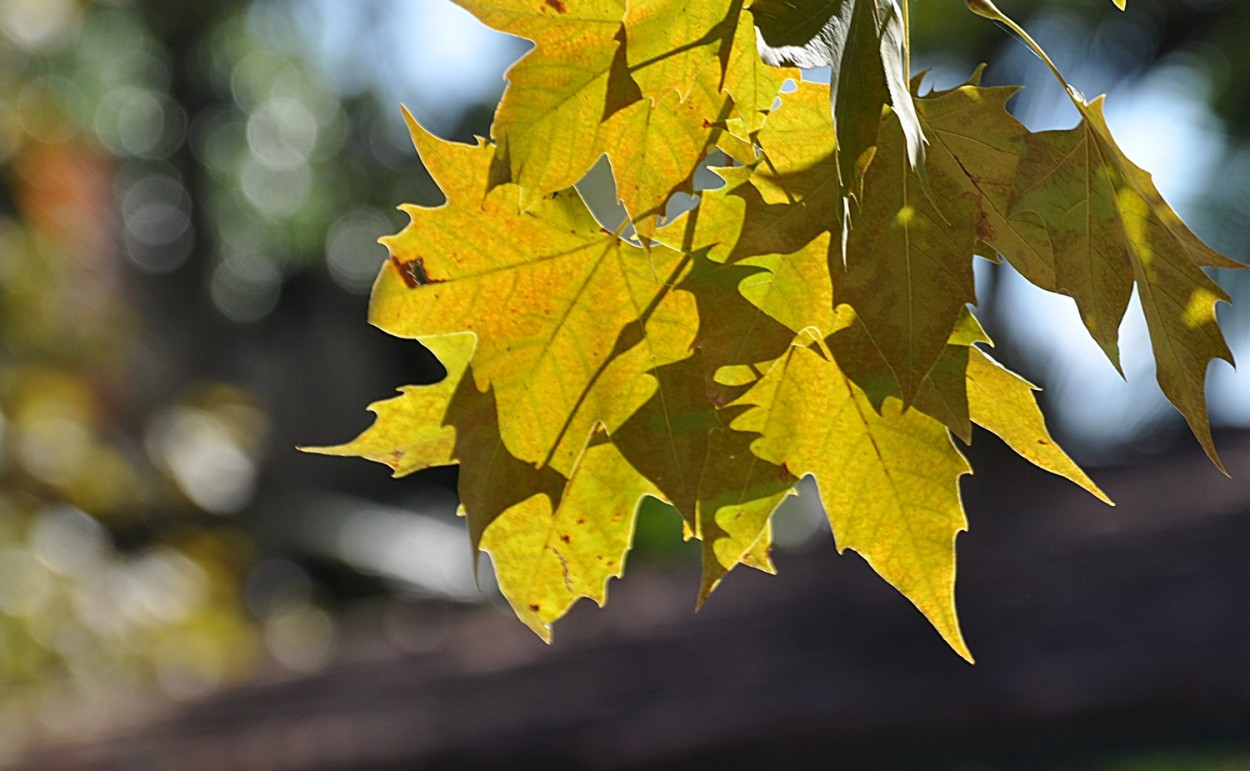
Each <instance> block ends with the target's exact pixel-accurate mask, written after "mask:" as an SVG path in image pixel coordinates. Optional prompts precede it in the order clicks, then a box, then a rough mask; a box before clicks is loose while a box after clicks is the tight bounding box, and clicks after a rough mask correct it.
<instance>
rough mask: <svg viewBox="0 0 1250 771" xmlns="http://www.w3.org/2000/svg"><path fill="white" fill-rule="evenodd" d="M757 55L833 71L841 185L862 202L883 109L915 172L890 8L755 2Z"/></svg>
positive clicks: (913, 123)
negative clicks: (895, 120)
mask: <svg viewBox="0 0 1250 771" xmlns="http://www.w3.org/2000/svg"><path fill="white" fill-rule="evenodd" d="M752 12H753V13H754V14H755V23H756V27H757V29H758V30H759V35H760V40H761V44H760V53H761V55H762V56H763V58H764V61H766V62H768V63H769V64H775V65H783V66H791V65H793V66H798V67H805V68H812V67H823V66H829V67H830V68H831V87H830V94H831V97H832V107H833V115H834V124H835V127H836V131H837V148H838V149H837V159H838V169H839V177H840V180H841V184H842V188H843V190H844V191H845V193H846V195H848V196H851V197H854V198H857V199H858V198H860V197H861V195H862V191H863V180H864V176H865V174H866V173H867V170H868V167H869V165H870V164H871V163H872V159H873V156H874V155H875V152H876V140H877V127H878V125H879V123H880V120H879V116H880V113H881V109H882V107H883V106H885V105H887V104H888V105H891V106H892V107H893V108H894V110H895V112H896V113H897V114H898V116H899V119H900V121H901V125H902V128H903V133H904V134H905V135H906V137H907V154H908V158H909V161H910V163H911V165H912V167H913V168H919V167H922V166H923V163H924V141H925V140H924V134H923V132H922V130H921V127H920V122H919V120H918V119H917V117H916V113H915V108H914V106H913V104H912V97H911V92H910V91H909V90H908V88H907V77H908V75H907V72H906V71H905V68H904V58H903V45H904V41H903V19H902V16H901V14H900V12H899V8H898V5H897V3H896V2H895V1H894V0H834V2H832V3H831V2H829V0H757V2H756V3H755V4H753V5H752Z"/></svg>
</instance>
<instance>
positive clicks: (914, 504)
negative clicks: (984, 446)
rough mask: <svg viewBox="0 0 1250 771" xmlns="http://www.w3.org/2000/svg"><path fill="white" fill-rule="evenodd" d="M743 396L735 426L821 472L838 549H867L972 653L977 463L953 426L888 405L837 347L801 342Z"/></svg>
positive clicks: (769, 453) (776, 455) (875, 563)
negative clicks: (965, 551) (854, 373)
mask: <svg viewBox="0 0 1250 771" xmlns="http://www.w3.org/2000/svg"><path fill="white" fill-rule="evenodd" d="M739 404H741V405H742V406H746V407H749V408H750V409H749V410H748V411H747V412H746V413H744V414H743V415H742V416H740V417H739V418H738V419H737V420H736V421H735V422H734V423H733V425H732V427H733V428H734V429H736V430H739V431H745V432H752V433H756V434H758V435H759V438H758V439H757V440H756V441H755V443H754V444H753V445H752V449H753V451H754V452H755V454H757V455H759V456H760V457H762V458H764V459H766V460H768V461H770V462H772V463H775V464H777V465H784V467H785V468H787V469H789V470H790V471H791V472H793V473H794V474H796V475H799V476H802V475H804V474H811V475H812V476H814V477H815V479H816V484H817V487H818V488H819V489H820V498H821V502H822V503H823V504H824V507H825V513H826V515H827V516H828V517H829V522H830V525H831V526H832V527H833V533H834V538H835V540H836V541H837V545H838V550H839V551H842V550H845V549H853V550H854V551H856V552H858V553H859V554H861V555H862V556H863V557H864V559H865V560H867V561H868V563H869V564H870V565H872V567H873V569H874V570H876V571H877V573H879V574H880V575H881V577H882V578H884V579H885V580H886V581H888V582H889V583H890V584H891V585H892V586H894V587H895V588H897V589H898V590H899V591H900V592H902V594H903V595H904V596H905V597H907V599H909V600H911V601H912V603H913V604H914V605H915V606H916V607H917V608H919V609H920V611H921V612H922V613H924V615H925V617H926V618H928V619H929V621H930V622H931V623H932V624H933V626H934V627H935V628H936V629H937V630H938V632H939V633H940V634H941V635H942V637H943V638H945V639H946V641H947V642H948V643H949V644H950V645H951V647H952V648H954V649H955V650H956V651H957V652H958V653H959V654H960V655H961V656H963V657H964V658H966V659H968V660H969V661H971V658H972V657H971V653H969V651H968V648H967V646H966V645H965V643H964V641H963V636H962V634H961V632H960V631H959V623H958V621H957V619H956V615H955V600H954V582H955V548H954V541H955V535H956V534H957V533H958V532H960V531H961V530H964V529H966V528H967V521H966V520H965V519H964V514H963V508H962V506H961V504H960V499H959V486H958V479H959V477H960V476H961V475H963V474H966V473H968V472H969V471H970V469H969V467H968V465H967V462H966V461H965V460H964V458H963V456H962V455H960V453H959V451H958V450H956V449H955V446H954V445H953V444H952V443H951V440H950V436H949V434H948V433H947V431H946V428H945V427H944V426H943V425H942V424H941V423H939V422H938V421H936V420H934V419H932V418H930V417H928V416H927V415H923V414H921V413H920V412H918V411H916V410H908V411H903V410H902V406H901V403H900V402H898V401H897V400H892V399H891V400H887V401H886V403H885V409H884V410H883V411H882V412H880V413H878V412H877V411H876V409H874V408H873V406H872V404H871V403H870V402H869V400H868V398H867V397H866V396H865V395H864V393H863V392H862V391H861V390H859V388H858V387H857V386H856V385H855V384H854V383H853V382H852V381H851V380H850V379H849V378H848V377H846V375H845V374H843V373H842V371H841V369H839V367H838V365H837V362H836V361H834V360H833V358H832V357H831V356H829V355H827V354H826V355H822V354H821V353H819V352H818V351H816V350H814V349H813V348H812V347H811V346H809V345H801V344H800V345H795V346H792V347H791V348H790V350H789V351H788V352H787V354H786V355H785V356H783V357H782V358H781V359H779V360H778V361H777V363H776V365H774V367H773V368H772V369H771V370H770V371H769V372H768V374H767V375H765V376H764V378H763V379H761V380H760V382H759V383H758V384H757V385H756V386H755V387H754V388H752V389H751V390H750V391H749V392H747V394H746V395H744V396H743V397H742V399H741V400H740V402H739Z"/></svg>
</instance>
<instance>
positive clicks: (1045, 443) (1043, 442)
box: [1037, 439, 1050, 447]
mask: <svg viewBox="0 0 1250 771" xmlns="http://www.w3.org/2000/svg"><path fill="white" fill-rule="evenodd" d="M1037 443H1038V444H1043V445H1046V446H1048V447H1049V446H1050V442H1048V441H1046V440H1045V439H1038V440H1037Z"/></svg>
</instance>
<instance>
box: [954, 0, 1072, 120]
mask: <svg viewBox="0 0 1250 771" xmlns="http://www.w3.org/2000/svg"><path fill="white" fill-rule="evenodd" d="M965 2H966V3H967V5H968V10H970V11H972V12H973V13H975V14H976V15H977V16H980V17H982V18H985V19H989V20H990V21H996V22H998V23H999V24H1002V25H1003V26H1005V27H1007V29H1009V30H1011V31H1012V32H1014V33H1015V34H1016V35H1017V36H1018V37H1019V38H1020V39H1021V40H1022V41H1024V44H1025V45H1027V46H1028V47H1029V48H1030V49H1032V50H1033V53H1035V54H1037V57H1038V58H1039V59H1041V60H1042V61H1043V62H1045V63H1046V66H1047V67H1049V68H1050V71H1051V73H1053V74H1054V76H1055V78H1056V79H1058V81H1059V84H1060V85H1061V86H1063V90H1064V91H1066V92H1067V93H1068V98H1070V99H1072V100H1073V101H1075V102H1076V103H1077V106H1078V107H1083V106H1084V105H1085V98H1084V97H1082V96H1081V95H1080V94H1079V93H1077V92H1076V90H1075V89H1073V88H1072V86H1071V84H1069V83H1068V81H1067V78H1065V77H1064V76H1063V73H1062V72H1060V71H1059V68H1058V67H1056V66H1055V63H1054V62H1053V61H1052V60H1051V58H1050V57H1049V56H1047V55H1046V51H1044V50H1043V49H1042V47H1041V46H1040V45H1038V43H1037V41H1036V40H1034V39H1033V36H1032V35H1030V34H1029V33H1028V32H1026V31H1025V29H1024V27H1021V26H1020V25H1019V24H1017V23H1016V22H1015V21H1014V20H1012V18H1011V17H1010V16H1008V15H1007V14H1005V13H1003V12H1002V11H1000V10H998V6H996V5H994V3H993V2H991V0H965Z"/></svg>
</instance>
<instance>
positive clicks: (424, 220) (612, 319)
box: [369, 117, 694, 473]
mask: <svg viewBox="0 0 1250 771" xmlns="http://www.w3.org/2000/svg"><path fill="white" fill-rule="evenodd" d="M409 124H410V125H409V127H410V129H411V131H412V135H413V140H414V142H415V144H416V146H417V149H418V151H419V152H420V154H421V157H422V159H423V160H424V161H425V163H426V166H427V168H428V169H429V171H430V173H431V174H432V175H433V177H434V178H435V180H436V181H438V182H439V184H440V185H441V186H442V187H443V189H444V192H445V194H446V195H447V198H448V204H447V205H445V206H442V207H439V208H437V209H423V208H420V207H412V206H409V207H405V210H406V211H407V212H408V213H409V215H410V217H411V218H412V221H411V223H410V224H409V225H408V227H407V228H405V229H404V230H403V231H402V232H401V233H399V234H398V235H396V236H391V237H388V238H385V239H383V243H384V244H385V245H386V246H387V248H388V249H389V250H390V252H391V258H390V261H389V263H388V264H387V266H386V267H384V269H383V270H382V272H381V274H380V275H379V277H378V281H377V283H376V284H375V286H374V290H373V295H372V299H371V302H370V310H369V314H370V321H371V322H372V323H374V324H375V325H377V326H379V327H381V328H382V329H384V330H386V331H388V332H390V333H391V334H394V335H397V336H401V337H421V336H426V335H435V334H448V333H453V332H463V331H471V332H474V333H475V334H476V335H477V338H478V343H477V350H476V351H475V353H474V356H473V367H472V373H473V376H474V381H475V382H476V384H477V386H478V388H479V390H483V391H485V390H487V389H488V388H489V389H491V390H492V391H493V394H494V398H495V399H496V400H497V401H498V403H499V414H500V419H499V431H500V435H501V436H502V438H503V442H504V444H505V445H506V446H507V448H508V451H509V452H510V453H512V454H513V455H515V456H516V457H518V458H520V459H522V460H524V461H527V462H530V463H534V464H540V465H554V466H555V467H556V468H558V469H560V470H561V471H562V472H565V473H567V472H568V470H569V469H570V467H571V464H572V462H573V461H574V460H575V458H576V457H577V456H578V455H579V454H580V452H581V449H582V445H583V443H584V441H585V437H586V436H587V435H588V433H589V431H590V429H591V427H592V426H593V425H594V424H595V423H597V422H604V423H605V424H607V425H608V426H609V427H613V426H616V425H619V424H620V422H622V421H623V420H624V419H625V417H627V416H628V415H629V414H630V413H632V412H633V411H634V410H635V409H637V407H638V406H639V405H640V404H642V403H643V402H645V401H646V399H647V398H648V397H649V396H650V393H649V392H648V391H647V379H646V378H642V377H640V375H641V374H642V372H644V371H645V370H646V369H648V368H651V367H655V366H659V365H661V364H664V363H666V362H670V361H676V360H679V359H681V358H684V357H685V355H686V354H687V349H688V347H689V340H688V337H689V335H688V333H687V332H686V331H685V330H687V329H688V330H689V331H691V332H692V331H693V327H694V323H693V321H692V320H689V321H687V320H683V316H689V315H690V314H691V311H693V302H692V301H691V300H690V299H688V298H687V299H683V296H680V295H678V294H676V293H673V292H671V291H670V290H671V287H672V284H673V283H674V282H675V281H676V280H677V279H679V278H680V276H681V274H682V272H683V271H684V270H685V266H686V265H687V261H686V260H684V259H683V258H682V256H681V255H680V254H679V253H677V252H673V251H671V250H668V249H665V248H663V247H657V248H654V249H651V250H650V251H649V252H644V251H643V250H642V249H639V248H636V247H633V246H630V245H628V244H626V243H624V242H622V241H621V240H620V239H618V238H617V237H615V236H613V235H612V234H609V233H605V232H604V231H602V229H601V228H600V227H599V225H598V223H597V222H596V221H595V220H594V218H593V217H592V216H591V215H590V212H589V210H587V209H586V207H585V205H584V204H583V203H582V202H581V200H580V199H579V198H578V197H577V195H576V193H573V192H571V191H565V192H562V193H558V194H555V195H554V196H550V197H548V198H546V199H544V200H543V201H541V202H539V203H538V204H536V205H535V207H534V208H533V209H532V210H531V211H530V212H527V213H518V212H517V211H516V210H515V209H513V208H512V207H511V206H510V204H509V203H508V201H507V200H506V199H507V197H508V192H509V191H508V190H506V189H502V188H497V187H496V188H491V187H490V186H489V184H488V176H489V166H490V163H491V158H492V153H491V148H490V147H488V146H486V145H479V146H477V147H473V146H468V145H455V144H451V143H447V142H443V141H442V140H439V139H437V138H436V137H433V136H432V135H430V134H429V133H427V132H426V131H425V130H424V129H423V128H422V127H421V126H420V125H419V124H418V123H416V121H415V120H413V119H411V117H409ZM638 345H641V346H642V348H640V349H639V351H638V352H636V355H634V356H632V357H631V356H626V355H618V354H624V353H627V351H628V349H631V348H635V347H637V346H638ZM618 349H621V350H618ZM631 361H632V362H633V363H634V364H635V365H636V366H635V369H636V370H637V371H636V372H632V373H627V374H620V373H617V372H615V371H614V367H616V368H619V367H621V366H623V365H625V364H628V363H630V362H631ZM609 365H611V366H609ZM622 380H624V381H627V382H628V383H629V384H630V388H631V389H632V391H623V390H622V389H621V388H617V387H616V386H617V385H618V384H619V383H620V382H621V381H622ZM652 387H653V384H652Z"/></svg>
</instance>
